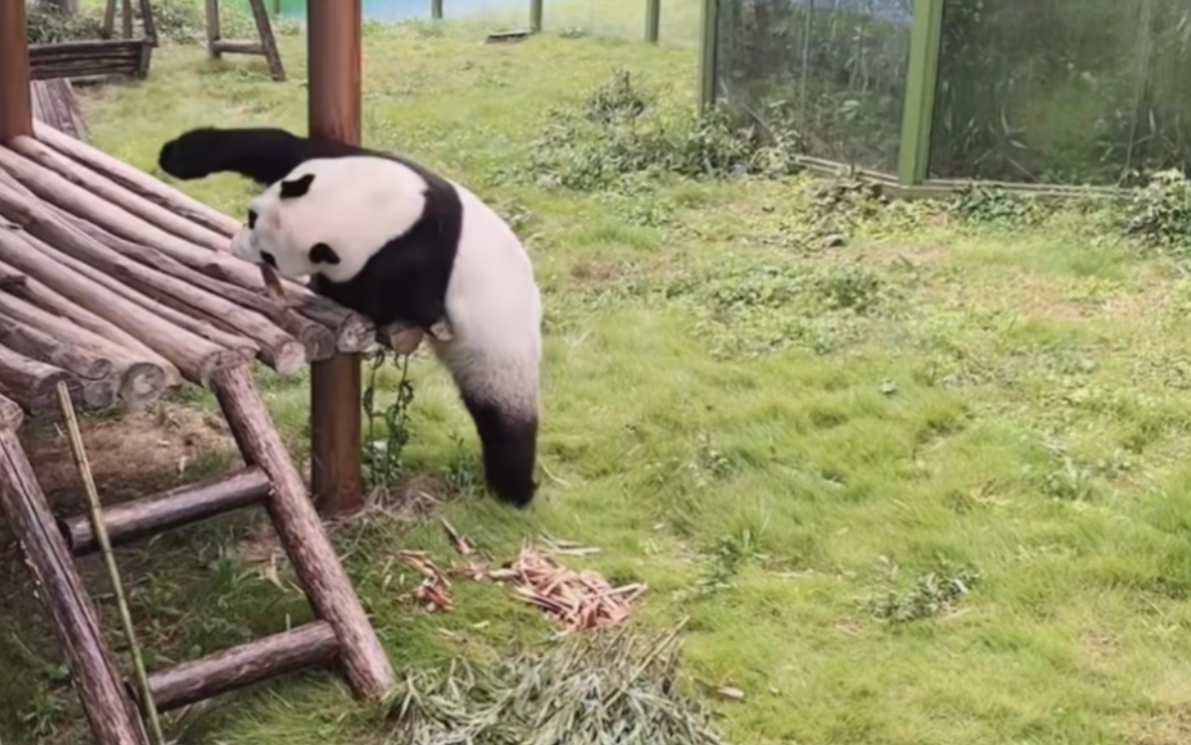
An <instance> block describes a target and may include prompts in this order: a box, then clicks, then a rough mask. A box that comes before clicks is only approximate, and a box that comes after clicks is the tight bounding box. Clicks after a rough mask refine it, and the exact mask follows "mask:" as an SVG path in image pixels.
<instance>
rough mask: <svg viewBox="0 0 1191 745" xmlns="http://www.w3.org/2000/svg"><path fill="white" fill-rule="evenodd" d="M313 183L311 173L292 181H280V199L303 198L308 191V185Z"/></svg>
mask: <svg viewBox="0 0 1191 745" xmlns="http://www.w3.org/2000/svg"><path fill="white" fill-rule="evenodd" d="M313 182H314V174H313V173H308V174H306V175H305V176H299V177H298V178H296V179H294V180H293V181H282V182H281V198H282V199H297V198H298V197H304V196H306V192H308V191H310V184H311V183H313Z"/></svg>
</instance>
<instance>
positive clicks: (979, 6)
mask: <svg viewBox="0 0 1191 745" xmlns="http://www.w3.org/2000/svg"><path fill="white" fill-rule="evenodd" d="M941 37H942V43H941V47H940V54H939V67H938V70H939V72H938V81H937V85H936V89H935V90H936V96H935V111H934V117H933V120H932V132H931V149H930V166H929V174H930V176H931V177H932V178H963V179H969V178H974V179H986V180H996V181H1012V182H1045V183H1058V184H1083V183H1089V184H1099V185H1112V184H1116V183H1121V182H1123V181H1125V180H1127V179H1128V178H1129V176H1130V175H1131V174H1133V173H1134V172H1136V171H1139V170H1145V169H1155V168H1169V167H1184V168H1185V167H1187V165H1188V161H1189V159H1191V3H1188V2H1187V0H946V3H945V5H944V8H943V26H942V33H941Z"/></svg>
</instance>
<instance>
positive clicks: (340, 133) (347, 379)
mask: <svg viewBox="0 0 1191 745" xmlns="http://www.w3.org/2000/svg"><path fill="white" fill-rule="evenodd" d="M306 13H307V15H306V18H307V29H308V30H307V39H308V42H307V68H308V69H309V71H310V72H309V73H308V74H309V83H310V85H309V90H310V92H309V111H310V113H309V129H310V136H311V137H320V138H325V139H329V140H336V141H339V142H346V143H349V144H353V145H355V144H359V142H360V76H361V52H360V0H309V2H308V3H307V5H306ZM361 362H362V358H361V356H360V355H359V354H337V355H335V356H334V357H332V358H330V359H328V360H323V361H321V362H314V363H312V364H311V365H310V418H311V426H310V429H311V433H310V434H311V443H310V458H311V477H310V485H311V491H312V492H313V493H314V495H315V498H316V499H317V500H319V504H320V507H321V508H322V510H323V511H324V512H326V513H331V514H336V513H344V512H350V511H353V510H357V509H359V508H360V507H362V506H363V504H364V495H363V489H364V481H363V478H362V472H361V455H362V447H363V440H362V421H361V405H360V396H361V393H362V390H361V381H360V375H361V370H362V364H361Z"/></svg>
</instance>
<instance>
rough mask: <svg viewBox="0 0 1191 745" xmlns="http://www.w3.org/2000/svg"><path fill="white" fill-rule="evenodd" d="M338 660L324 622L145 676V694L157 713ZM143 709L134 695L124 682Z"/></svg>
mask: <svg viewBox="0 0 1191 745" xmlns="http://www.w3.org/2000/svg"><path fill="white" fill-rule="evenodd" d="M338 656H339V640H338V639H337V638H336V636H335V631H334V630H333V629H332V628H331V625H330V624H328V623H327V622H326V621H311V622H310V623H307V624H303V625H302V626H299V627H297V628H296V629H291V630H289V631H283V632H281V633H278V634H273V635H272V636H266V637H264V638H261V639H254V640H253V641H250V642H245V643H244V644H241V645H239V646H236V647H232V648H230V649H225V650H223V651H222V652H216V653H214V654H211V655H208V656H206V657H200V658H199V659H197V660H191V661H190V662H183V663H182V664H180V665H177V666H176V667H171V668H169V669H167V670H162V671H160V672H156V673H153V674H152V675H150V676H149V691H150V694H151V695H152V696H153V703H154V704H155V705H156V706H157V710H158V711H169V710H171V709H177V708H179V707H182V706H186V705H188V704H193V703H195V702H198V701H203V700H205V699H208V698H211V697H213V696H217V695H219V694H220V693H226V692H227V691H230V690H233V689H236V688H241V687H243V686H246V685H249V684H251V683H257V682H259V681H262V680H266V679H268V678H273V677H276V676H279V675H285V674H287V673H292V672H297V671H298V670H302V669H305V668H308V667H313V666H315V665H325V664H328V663H330V662H332V661H334V660H335V658H336V657H338ZM126 685H127V687H128V689H129V691H130V693H131V695H132V696H133V699H134V700H135V701H136V702H137V705H138V706H140V707H141V708H142V710H143V709H144V704H143V702H142V700H141V697H140V691H139V689H137V687H136V686H135V685H132V684H131V682H127V683H126Z"/></svg>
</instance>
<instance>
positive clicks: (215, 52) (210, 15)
mask: <svg viewBox="0 0 1191 745" xmlns="http://www.w3.org/2000/svg"><path fill="white" fill-rule="evenodd" d="M205 5H206V14H207V57H209V58H210V59H222V58H223V55H222V54H221V53H220V51H219V44H218V42H219V39H220V38H221V37H222V36H223V33H222V32H221V31H220V29H219V0H207V2H206V3H205Z"/></svg>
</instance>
